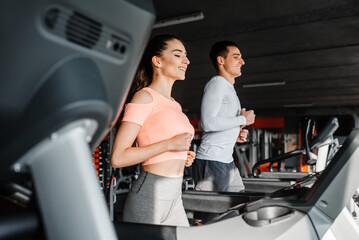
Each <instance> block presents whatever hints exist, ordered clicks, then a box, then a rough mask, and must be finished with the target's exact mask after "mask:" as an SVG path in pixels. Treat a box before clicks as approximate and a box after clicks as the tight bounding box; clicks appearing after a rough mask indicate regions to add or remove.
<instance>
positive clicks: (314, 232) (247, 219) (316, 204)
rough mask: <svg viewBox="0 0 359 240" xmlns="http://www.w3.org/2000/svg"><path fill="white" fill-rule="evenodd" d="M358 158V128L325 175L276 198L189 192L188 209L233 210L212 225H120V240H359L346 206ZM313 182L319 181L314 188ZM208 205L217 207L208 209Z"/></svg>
mask: <svg viewBox="0 0 359 240" xmlns="http://www.w3.org/2000/svg"><path fill="white" fill-rule="evenodd" d="M358 159H359V129H354V130H353V131H352V132H351V134H350V135H349V136H348V138H347V139H346V141H345V142H344V144H343V146H342V147H341V148H340V149H339V151H338V152H337V154H336V155H335V156H334V158H333V159H332V161H331V162H330V163H329V165H328V166H327V167H326V168H325V169H324V170H323V171H322V172H321V173H320V174H318V175H315V176H311V177H310V178H309V179H307V180H303V181H302V182H299V183H296V184H294V185H292V186H288V187H286V188H284V189H282V190H279V191H276V192H274V193H272V194H269V195H266V196H263V197H261V196H257V197H258V198H257V199H254V198H255V196H253V195H251V194H248V193H236V194H232V193H216V194H211V193H210V192H206V193H204V194H206V195H207V196H206V197H205V198H203V199H202V200H201V198H200V197H199V196H198V194H197V193H184V199H183V202H184V206H185V208H188V207H190V208H191V209H195V208H196V209H198V210H206V211H211V209H215V210H214V211H216V209H221V205H223V204H226V207H228V206H229V208H228V209H227V210H226V211H225V212H224V213H222V214H221V215H220V216H219V217H217V218H216V219H214V220H212V221H211V222H210V223H208V224H205V225H202V226H195V227H173V226H160V225H148V224H134V223H124V222H115V228H116V231H117V234H118V236H119V237H120V236H123V235H125V236H127V237H126V239H137V240H140V239H177V240H181V239H183V240H185V239H197V240H201V239H203V240H211V239H219V238H221V239H227V240H231V239H293V240H295V239H333V237H337V238H339V239H359V227H358V225H357V224H356V223H355V222H354V220H353V218H352V216H351V214H350V213H349V212H348V210H347V208H345V206H346V204H347V203H348V202H349V200H350V199H351V198H352V196H353V193H354V192H355V191H356V190H357V188H358V186H359V174H357V169H359V161H358ZM310 180H315V182H314V184H310V185H309V186H308V184H307V182H308V181H310ZM186 194H187V196H186ZM191 194H192V196H190V195H191ZM202 197H203V196H202ZM209 197H210V198H211V199H208V198H209ZM250 197H252V198H253V201H251V200H249V198H250ZM189 199H192V200H191V201H190V200H189ZM193 199H196V200H197V201H193ZM242 200H243V201H242ZM205 201H212V205H211V206H207V208H206V207H204V206H206V203H205ZM232 204H233V205H232ZM221 210H222V209H221Z"/></svg>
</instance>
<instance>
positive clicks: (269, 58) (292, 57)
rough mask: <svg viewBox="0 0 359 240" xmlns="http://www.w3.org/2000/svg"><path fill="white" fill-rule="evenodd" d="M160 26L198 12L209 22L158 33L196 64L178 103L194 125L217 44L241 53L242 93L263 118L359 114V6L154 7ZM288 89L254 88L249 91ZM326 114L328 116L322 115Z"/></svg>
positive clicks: (353, 1) (300, 0) (177, 94)
mask: <svg viewBox="0 0 359 240" xmlns="http://www.w3.org/2000/svg"><path fill="white" fill-rule="evenodd" d="M153 2H154V5H155V9H156V13H157V20H158V21H159V20H163V19H168V18H173V17H178V16H182V15H187V14H191V13H195V12H203V14H204V19H203V20H200V21H195V22H190V23H183V24H178V25H173V26H168V27H162V28H156V29H154V30H153V33H152V34H153V35H157V34H162V33H166V34H174V35H176V36H178V37H180V38H181V39H182V40H183V41H184V43H185V45H186V49H187V52H188V57H189V59H190V61H191V64H190V65H189V68H188V70H187V74H186V80H185V81H177V82H176V83H175V86H174V89H173V93H172V95H173V96H174V98H175V99H176V100H177V101H178V102H180V103H181V105H182V108H183V111H184V112H185V113H186V114H187V115H188V116H189V117H190V118H199V117H200V106H201V97H202V93H203V88H204V86H205V84H206V82H207V81H208V80H209V79H210V78H211V77H212V76H213V75H214V74H215V70H214V68H213V66H212V64H211V62H210V59H209V57H208V52H209V49H210V48H211V46H212V44H213V43H215V42H216V41H220V40H231V41H234V42H236V43H237V44H238V45H239V48H240V50H241V53H242V55H243V58H244V60H245V63H246V64H245V66H243V67H242V76H241V77H239V78H237V79H236V83H235V88H236V90H237V94H238V96H239V98H240V100H241V104H242V107H245V108H247V109H254V110H255V113H256V114H257V116H270V115H290V114H295V113H299V112H301V113H303V111H304V112H306V111H309V110H311V111H318V112H323V113H325V112H326V111H327V110H326V109H351V110H354V111H355V112H357V113H358V112H359V2H358V1H357V0H338V1H333V0H332V1H331V0H315V1H313V0H292V1H288V0H271V1H268V0H251V1H248V0H221V1H214V0H181V1H168V0H153ZM263 83H264V84H268V83H269V84H271V83H281V84H282V85H277V86H265V87H255V88H253V87H252V88H248V87H245V86H246V85H248V84H263ZM323 109H324V110H323Z"/></svg>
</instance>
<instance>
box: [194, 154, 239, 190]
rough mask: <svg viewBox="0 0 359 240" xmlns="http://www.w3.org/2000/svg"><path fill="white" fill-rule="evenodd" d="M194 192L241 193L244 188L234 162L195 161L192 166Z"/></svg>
mask: <svg viewBox="0 0 359 240" xmlns="http://www.w3.org/2000/svg"><path fill="white" fill-rule="evenodd" d="M192 176H193V180H194V183H195V185H196V187H195V190H199V191H215V192H242V191H244V189H245V187H244V185H243V181H242V178H241V176H240V174H239V170H238V168H237V167H236V166H235V165H234V162H233V161H232V162H230V163H222V162H218V161H212V160H203V159H195V160H194V162H193V164H192Z"/></svg>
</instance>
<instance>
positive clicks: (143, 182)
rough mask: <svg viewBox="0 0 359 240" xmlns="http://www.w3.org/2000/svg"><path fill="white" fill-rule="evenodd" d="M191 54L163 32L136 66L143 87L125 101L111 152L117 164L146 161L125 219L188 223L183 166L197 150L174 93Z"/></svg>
mask: <svg viewBox="0 0 359 240" xmlns="http://www.w3.org/2000/svg"><path fill="white" fill-rule="evenodd" d="M186 54H187V53H186V49H185V47H184V46H183V43H182V42H181V41H180V40H179V39H178V38H176V37H174V36H171V35H159V36H156V37H154V38H153V39H151V40H150V41H149V43H148V45H147V47H146V49H145V52H144V55H143V57H142V60H141V63H140V66H139V68H138V70H137V73H136V77H135V84H136V90H138V91H137V92H136V93H135V94H134V96H133V98H132V100H131V102H130V103H129V104H126V108H125V113H124V117H123V119H122V123H121V126H120V127H119V130H118V133H117V136H116V140H115V143H114V148H113V152H112V158H111V163H112V166H113V167H115V168H120V167H126V166H130V165H135V164H138V163H142V171H141V174H140V176H139V178H138V179H137V180H136V181H135V183H134V184H133V186H132V187H131V189H130V192H129V194H128V196H127V199H126V203H125V206H124V213H123V220H124V221H126V222H138V223H150V224H163V225H174V226H189V223H188V219H187V216H186V213H185V211H184V208H183V204H182V199H181V195H182V177H183V170H184V167H185V166H190V165H191V164H192V162H193V159H194V155H195V154H194V152H191V151H188V149H189V147H190V145H191V140H192V137H193V134H194V129H193V127H192V125H191V124H190V122H189V120H188V118H187V117H186V115H184V114H183V112H182V108H181V106H180V105H179V104H178V103H177V102H176V101H175V100H174V99H173V98H172V97H171V91H172V86H173V84H174V82H175V81H176V80H184V79H185V74H186V69H187V66H188V64H189V60H188V58H187V55H186ZM135 140H136V141H137V145H138V147H133V143H134V141H135Z"/></svg>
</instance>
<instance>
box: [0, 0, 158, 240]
mask: <svg viewBox="0 0 359 240" xmlns="http://www.w3.org/2000/svg"><path fill="white" fill-rule="evenodd" d="M0 12H1V14H0V25H1V27H0V31H1V40H0V42H1V47H0V49H1V51H0V53H1V54H0V58H1V65H2V69H1V81H0V98H1V99H0V112H1V117H0V128H1V130H0V153H1V160H0V166H1V167H0V239H59V240H63V239H67V240H70V239H74V240H75V239H76V240H78V239H94V240H99V239H106V240H113V239H117V238H118V236H117V235H116V232H115V229H114V227H113V224H112V222H111V220H110V217H109V213H108V208H107V206H106V203H105V200H104V198H103V196H102V194H103V193H102V192H101V191H100V188H99V182H98V180H97V176H96V174H95V168H94V166H93V163H92V158H91V150H93V149H94V147H96V146H97V145H98V143H99V142H100V141H101V140H102V139H103V137H104V136H105V135H106V134H107V132H108V131H109V130H110V129H111V128H112V126H113V125H114V123H115V122H116V121H117V118H118V115H119V113H120V111H121V109H122V106H123V103H124V99H125V98H126V95H127V92H128V90H129V87H130V85H131V83H132V80H133V77H134V74H135V71H136V68H137V65H138V63H139V61H140V58H141V55H142V52H143V50H144V48H145V46H146V42H147V39H148V38H149V36H150V33H151V30H152V25H153V23H154V21H155V14H154V7H153V5H152V2H151V1H150V0H141V1H132V0H128V1H116V0H108V1H94V0H76V1H71V0H56V1H53V0H39V1H26V0H5V1H1V3H0Z"/></svg>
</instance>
